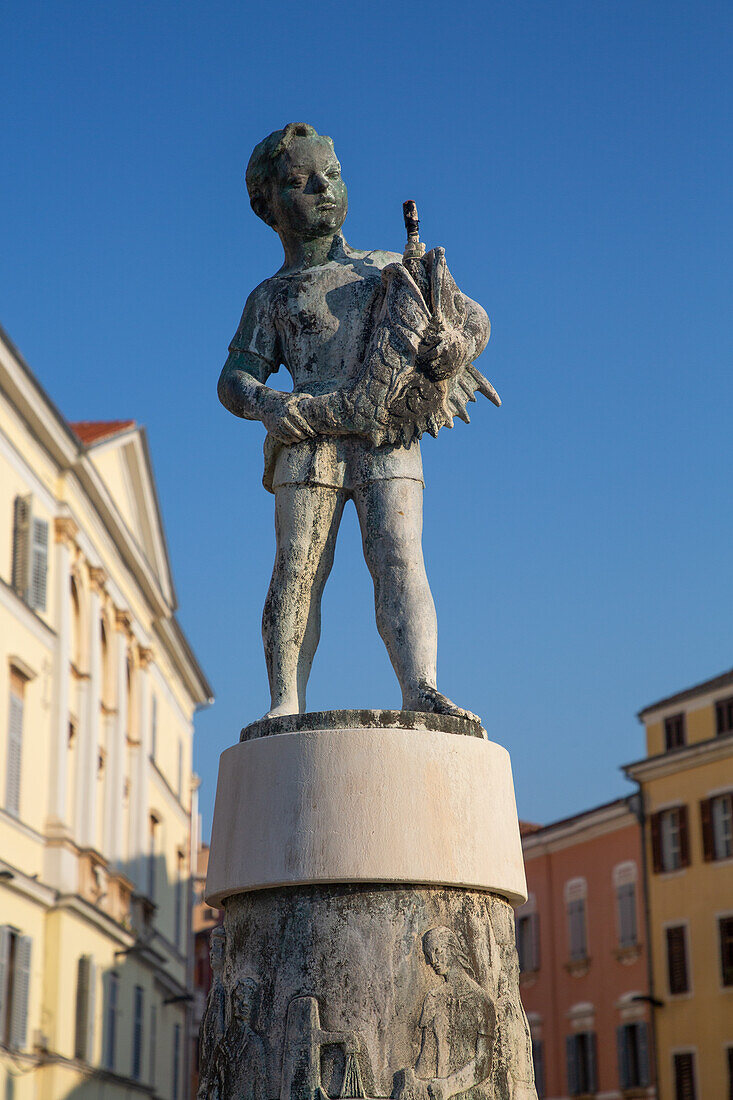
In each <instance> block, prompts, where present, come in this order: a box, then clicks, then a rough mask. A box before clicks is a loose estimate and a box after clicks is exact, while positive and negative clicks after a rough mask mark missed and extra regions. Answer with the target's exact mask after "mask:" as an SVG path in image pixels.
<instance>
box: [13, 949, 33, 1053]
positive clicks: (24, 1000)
mask: <svg viewBox="0 0 733 1100" xmlns="http://www.w3.org/2000/svg"><path fill="white" fill-rule="evenodd" d="M30 984H31V938H30V936H18V940H17V943H16V946H15V974H14V975H13V1003H12V1005H11V1006H10V1045H11V1047H14V1048H15V1049H16V1050H25V1045H26V1040H27V1035H28V995H29V992H30Z"/></svg>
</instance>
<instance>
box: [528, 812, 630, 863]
mask: <svg viewBox="0 0 733 1100" xmlns="http://www.w3.org/2000/svg"><path fill="white" fill-rule="evenodd" d="M636 824H637V821H636V818H635V817H634V814H633V813H632V811H631V809H630V808H629V806H628V803H627V802H626V800H625V799H623V798H622V799H619V800H618V801H617V802H612V803H611V804H610V805H609V806H599V807H597V808H595V809H593V810H588V811H587V812H586V813H583V814H578V815H577V816H576V817H572V818H568V819H567V820H566V821H558V822H557V823H555V824H550V825H545V826H544V827H543V828H542V829H538V830H537V831H536V832H534V833H527V834H526V835H525V836H523V837H522V850H523V852H524V855H525V858H528V859H532V858H534V857H536V856H541V855H545V854H546V853H547V852H553V851H557V850H558V849H560V848H567V847H569V846H570V845H573V844H584V843H587V842H588V841H591V840H594V839H595V838H596V837H598V836H603V835H604V834H606V833H611V832H615V831H616V830H617V829H624V828H628V827H629V826H630V825H636Z"/></svg>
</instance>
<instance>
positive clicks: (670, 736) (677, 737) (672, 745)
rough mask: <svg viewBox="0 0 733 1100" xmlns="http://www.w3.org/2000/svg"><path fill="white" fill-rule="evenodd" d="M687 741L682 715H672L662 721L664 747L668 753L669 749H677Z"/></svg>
mask: <svg viewBox="0 0 733 1100" xmlns="http://www.w3.org/2000/svg"><path fill="white" fill-rule="evenodd" d="M686 741H687V735H686V730H685V716H684V714H673V715H672V716H671V717H670V718H665V719H664V747H665V749H667V751H669V750H670V749H679V748H682V746H683V745H684V744H685V743H686Z"/></svg>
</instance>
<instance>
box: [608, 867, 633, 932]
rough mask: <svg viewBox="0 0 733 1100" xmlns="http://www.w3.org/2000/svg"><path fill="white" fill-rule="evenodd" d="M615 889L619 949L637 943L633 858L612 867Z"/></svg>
mask: <svg viewBox="0 0 733 1100" xmlns="http://www.w3.org/2000/svg"><path fill="white" fill-rule="evenodd" d="M613 884H614V887H615V889H616V917H617V926H618V945H619V947H620V948H621V949H623V948H626V947H635V946H636V944H637V943H638V930H637V925H636V864H635V863H634V862H633V860H629V861H628V862H626V863H619V864H617V865H616V867H614V869H613Z"/></svg>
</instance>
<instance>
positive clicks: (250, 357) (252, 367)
mask: <svg viewBox="0 0 733 1100" xmlns="http://www.w3.org/2000/svg"><path fill="white" fill-rule="evenodd" d="M270 372H271V367H270V364H269V363H268V362H267V361H266V360H264V359H262V358H261V357H260V356H258V355H255V354H254V353H253V352H249V351H240V350H238V349H236V348H233V349H232V350H231V351H230V352H229V356H228V358H227V361H226V363H225V364H224V367H223V369H222V372H221V375H220V376H219V386H218V394H219V400H220V401H221V403H222V405H224V407H225V408H227V409H229V412H230V413H233V414H234V415H235V416H241V417H242V418H243V419H244V420H261V421H262V423H263V424H264V425H265V427H266V428H267V430H268V431H269V432H272V433H273V435H275V436H276V437H277V438H278V439H279V440H280V441H281V442H282V443H297V442H299V441H300V440H302V439H306V438H308V437H310V436H312V435H313V434H314V433H313V430H312V428H311V427H310V426H309V424H308V423H307V421H306V420H305V418H304V417H303V416H302V414H301V413H300V411H299V410H298V407H297V402H298V398H297V397H296V396H295V395H293V394H290V393H284V392H283V391H282V390H274V389H272V388H271V387H270V386H266V385H265V379H266V378H267V377H268V376H269V375H270Z"/></svg>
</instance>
